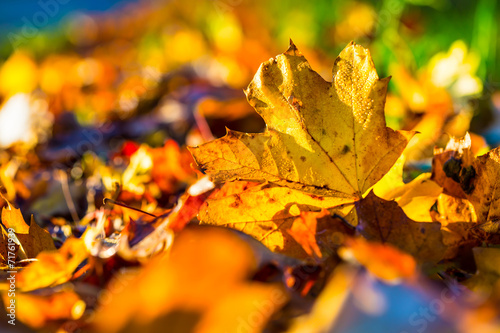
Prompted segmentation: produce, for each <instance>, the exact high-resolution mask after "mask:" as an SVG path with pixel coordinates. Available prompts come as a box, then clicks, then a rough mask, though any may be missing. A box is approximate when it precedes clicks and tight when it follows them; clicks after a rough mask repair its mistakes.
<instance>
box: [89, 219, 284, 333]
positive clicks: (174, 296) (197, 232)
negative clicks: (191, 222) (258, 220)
mask: <svg viewBox="0 0 500 333" xmlns="http://www.w3.org/2000/svg"><path fill="white" fill-rule="evenodd" d="M214 268H217V269H214ZM254 268H255V259H254V258H253V254H252V250H251V248H250V246H249V245H248V244H246V243H245V242H244V241H243V240H242V239H241V238H239V237H238V236H236V235H235V234H232V233H231V232H229V231H227V230H224V229H212V228H201V229H200V228H198V229H194V230H193V229H186V230H183V231H182V232H181V233H180V235H179V236H178V238H177V239H176V241H175V243H174V246H173V248H172V252H171V255H170V256H165V255H164V256H160V257H156V258H155V259H153V260H151V261H149V262H148V263H147V264H146V265H145V267H144V268H143V270H141V271H140V272H138V273H132V274H125V275H121V276H120V275H117V276H116V278H115V281H111V282H110V284H109V286H110V288H109V289H108V290H107V291H106V292H104V293H103V298H102V299H101V307H100V308H99V309H98V311H97V313H96V317H95V321H94V323H95V326H94V327H95V329H96V330H97V331H98V332H118V331H122V332H125V331H133V330H134V329H138V328H139V327H142V329H143V330H144V329H146V330H149V331H155V329H156V331H159V330H160V327H161V326H158V325H160V324H161V325H162V326H163V329H164V327H179V328H180V329H181V331H185V330H186V329H188V328H189V329H190V330H193V329H194V332H226V331H227V332H235V331H236V330H237V328H238V327H239V325H242V323H241V322H243V323H245V321H246V320H247V318H248V316H249V315H251V314H252V313H253V314H255V313H256V311H258V315H259V317H260V318H261V320H260V321H259V322H258V323H250V324H248V326H250V328H249V329H247V330H248V332H260V331H261V329H262V327H263V325H265V323H266V322H267V320H268V318H269V317H270V316H271V315H272V314H273V313H274V312H275V311H277V310H279V308H281V306H282V305H283V304H284V303H285V302H286V301H287V300H288V295H287V294H286V293H285V291H284V290H283V288H282V287H280V286H278V285H264V284H261V283H257V282H247V281H245V278H246V277H248V276H249V274H250V273H251V271H252V269H254ZM114 285H120V286H122V287H121V288H120V289H119V290H114V289H113V288H112V286H114ZM104 296H106V297H104ZM263 303H265V304H266V310H265V311H263V310H262V309H263V307H261V306H259V304H263ZM155 325H156V326H155ZM164 325H167V326H164Z"/></svg>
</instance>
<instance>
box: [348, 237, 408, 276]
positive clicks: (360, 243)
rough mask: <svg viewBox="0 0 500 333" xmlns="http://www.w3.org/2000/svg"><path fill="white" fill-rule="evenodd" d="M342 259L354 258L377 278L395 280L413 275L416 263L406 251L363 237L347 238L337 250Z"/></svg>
mask: <svg viewBox="0 0 500 333" xmlns="http://www.w3.org/2000/svg"><path fill="white" fill-rule="evenodd" d="M339 255H340V256H341V257H342V258H343V259H350V258H355V260H356V261H357V262H359V263H360V264H362V265H363V266H365V267H366V269H367V270H368V271H370V272H371V273H372V274H373V275H375V276H376V277H378V278H379V279H382V280H385V281H388V282H396V281H398V280H400V279H404V278H406V279H409V278H412V277H415V274H416V272H417V263H416V262H415V259H413V257H412V256H411V255H409V254H407V253H404V252H401V251H400V250H398V249H396V248H394V247H392V246H391V245H388V244H380V243H376V242H370V241H366V240H365V239H363V238H348V239H346V241H345V246H344V247H342V248H341V249H340V250H339Z"/></svg>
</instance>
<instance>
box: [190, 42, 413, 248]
mask: <svg viewBox="0 0 500 333" xmlns="http://www.w3.org/2000/svg"><path fill="white" fill-rule="evenodd" d="M388 81H389V79H379V77H378V75H377V73H376V70H375V67H374V65H373V62H372V59H371V57H370V53H369V51H368V50H366V49H364V48H363V47H361V46H359V45H355V44H354V43H351V44H349V45H348V46H347V47H346V48H345V49H344V50H343V51H342V52H341V53H340V55H339V57H338V58H337V59H336V61H335V65H334V69H333V82H327V81H325V80H324V79H323V78H322V77H321V76H320V75H319V74H317V73H316V72H314V71H313V70H312V69H311V67H310V65H309V63H308V62H307V60H306V59H305V57H304V56H303V55H302V54H301V53H300V52H299V51H298V50H297V48H296V47H295V45H294V44H293V43H291V45H290V48H289V49H288V50H287V51H286V52H285V53H283V54H281V55H279V56H277V57H276V58H275V59H271V60H269V61H267V62H265V63H263V64H262V65H261V66H260V68H259V70H258V72H257V74H256V75H255V77H254V79H253V81H252V82H251V83H250V85H249V87H248V89H247V90H246V95H247V99H248V101H249V103H250V104H251V105H252V106H253V107H254V108H255V109H256V111H257V112H258V113H259V115H260V116H261V117H262V118H263V119H264V121H265V122H266V124H267V128H266V130H265V131H264V132H263V133H251V134H248V133H241V132H236V131H232V130H228V131H227V134H226V136H224V137H223V138H220V139H217V140H214V141H211V142H208V143H205V144H203V145H201V146H199V147H190V151H191V153H192V154H193V157H194V158H195V161H196V162H197V163H198V165H200V166H201V167H202V168H203V169H204V170H205V171H206V172H207V173H208V174H210V175H211V176H212V179H213V180H214V181H215V182H219V183H220V182H227V181H235V180H245V181H254V182H267V184H264V185H261V186H260V187H253V188H251V189H248V190H247V191H243V192H241V193H237V194H232V195H228V196H225V197H219V198H217V200H215V199H213V198H212V200H210V199H209V200H207V205H206V206H207V207H205V208H206V209H205V210H202V212H201V214H200V216H199V218H200V220H201V221H202V222H203V223H209V224H218V225H222V224H224V225H229V226H232V227H235V228H238V229H240V230H244V231H245V232H247V233H249V234H251V235H253V236H254V237H255V238H257V239H259V240H262V241H264V240H265V244H266V245H267V246H268V247H270V248H271V249H272V250H279V251H283V252H286V253H288V252H287V251H288V250H289V249H287V247H290V244H291V243H290V241H289V240H290V239H289V237H287V236H286V235H285V234H284V233H283V232H282V231H283V230H285V229H286V228H287V226H288V227H290V223H291V221H293V219H292V218H293V217H296V216H298V215H300V212H301V211H308V210H312V211H318V210H320V209H322V208H327V209H328V208H330V209H331V208H333V207H339V206H341V205H345V204H348V203H352V202H355V201H357V200H359V199H361V198H362V195H363V193H365V192H366V191H367V190H368V189H369V188H370V187H371V186H373V185H374V184H375V183H376V182H377V181H378V180H380V179H381V178H382V176H383V175H384V174H385V173H386V172H387V171H389V169H390V168H391V166H392V165H393V164H394V162H395V161H396V160H397V159H398V157H399V156H400V154H401V152H402V151H403V149H404V148H405V146H406V144H407V143H408V140H409V139H410V138H411V137H412V136H413V134H414V133H413V132H405V131H394V130H392V129H390V128H388V127H386V123H385V118H384V103H385V95H386V91H387V84H388ZM351 208H352V206H351V207H347V206H342V207H341V208H339V211H340V212H342V213H343V214H347V212H348V211H349V210H350V209H351ZM285 243H286V244H285Z"/></svg>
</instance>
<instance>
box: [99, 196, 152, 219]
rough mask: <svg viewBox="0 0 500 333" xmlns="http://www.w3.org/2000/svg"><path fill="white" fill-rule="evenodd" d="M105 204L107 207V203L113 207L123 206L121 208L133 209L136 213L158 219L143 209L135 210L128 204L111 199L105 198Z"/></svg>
mask: <svg viewBox="0 0 500 333" xmlns="http://www.w3.org/2000/svg"><path fill="white" fill-rule="evenodd" d="M103 201H104V204H105V205H106V204H107V203H110V204H113V205H117V206H121V207H125V208H128V209H132V210H135V211H136V212H140V213H143V214H146V215H149V216H152V217H154V218H156V217H158V216H156V215H154V214H151V213H148V212H146V211H143V210H142V209H139V208H135V207H132V206H129V205H127V204H126V203H123V202H120V201H115V200H113V199H109V198H104V200H103Z"/></svg>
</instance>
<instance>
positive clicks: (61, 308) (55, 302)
mask: <svg viewBox="0 0 500 333" xmlns="http://www.w3.org/2000/svg"><path fill="white" fill-rule="evenodd" d="M2 296H3V300H4V304H9V303H8V302H9V301H10V297H8V295H7V292H4V293H2ZM15 304H16V313H15V315H16V319H18V320H20V321H22V322H23V323H24V324H27V325H29V326H30V327H31V328H33V329H37V330H38V329H40V328H42V327H43V326H45V325H47V324H48V323H49V322H50V321H56V320H75V319H79V318H81V316H82V315H83V313H84V311H85V302H84V301H83V300H81V299H80V297H79V296H78V295H77V294H76V293H75V292H74V291H71V290H66V291H59V292H54V293H51V294H50V295H36V294H29V293H20V292H18V293H16V297H15Z"/></svg>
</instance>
